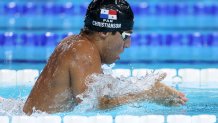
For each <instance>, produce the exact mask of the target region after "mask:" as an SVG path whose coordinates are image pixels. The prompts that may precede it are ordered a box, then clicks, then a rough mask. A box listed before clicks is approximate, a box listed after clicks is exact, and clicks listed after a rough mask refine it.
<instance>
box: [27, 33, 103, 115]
mask: <svg viewBox="0 0 218 123" xmlns="http://www.w3.org/2000/svg"><path fill="white" fill-rule="evenodd" d="M100 72H101V60H100V55H99V53H98V50H97V48H96V47H95V46H94V45H93V44H92V43H91V42H90V41H88V40H87V39H86V38H84V37H82V36H79V35H77V36H70V37H67V38H65V39H64V40H63V41H62V42H61V43H60V44H59V45H58V46H57V48H56V49H55V51H54V53H53V54H52V55H51V57H50V59H49V61H48V63H47V65H46V66H45V68H44V69H43V71H42V73H41V75H40V76H39V78H38V80H37V81H36V84H35V85H34V87H33V89H32V91H31V93H30V95H29V97H28V99H27V101H26V103H25V105H24V112H25V113H27V114H31V113H32V109H33V108H34V107H35V109H36V110H40V111H45V112H48V113H55V112H60V111H67V110H71V109H72V108H73V107H74V105H75V97H76V95H78V94H80V93H82V92H83V91H84V90H85V89H86V86H85V79H86V77H87V76H89V75H90V74H92V73H100Z"/></svg>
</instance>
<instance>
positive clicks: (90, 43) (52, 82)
mask: <svg viewBox="0 0 218 123" xmlns="http://www.w3.org/2000/svg"><path fill="white" fill-rule="evenodd" d="M133 20H134V15H133V12H132V9H131V7H130V5H129V4H128V3H127V2H126V1H125V0H93V1H92V2H91V3H90V4H89V6H88V9H87V12H86V17H85V21H84V22H85V25H84V28H83V29H82V30H81V32H80V34H79V35H73V36H69V37H67V38H65V39H63V41H62V42H61V43H60V44H59V45H58V46H57V47H56V49H55V51H54V52H53V54H52V55H51V57H50V58H49V60H48V63H47V65H46V66H45V68H44V69H43V71H42V73H41V74H40V76H39V78H38V79H37V81H36V83H35V85H34V87H33V89H32V91H31V93H30V95H29V97H28V99H27V101H26V103H25V105H24V108H23V111H24V112H25V113H26V114H28V115H31V114H32V112H33V111H34V110H40V111H43V112H47V113H57V112H63V111H69V110H72V109H73V108H74V106H75V105H77V104H78V103H80V102H81V99H79V98H76V96H77V95H78V94H81V93H83V92H84V91H85V90H86V85H85V80H86V78H87V77H88V76H90V75H91V74H103V73H102V69H101V65H102V64H111V63H114V62H115V61H116V60H118V59H120V54H121V53H122V52H123V51H124V49H125V48H128V47H130V36H131V33H132V30H133V23H134V22H133ZM72 23H73V22H72ZM165 76H166V75H165V74H162V75H161V76H160V77H159V79H157V80H156V83H155V84H154V85H153V87H152V88H151V89H150V90H145V91H143V92H141V93H137V94H127V95H123V96H120V97H116V98H111V97H109V96H108V95H105V96H103V97H101V98H99V101H100V102H99V108H101V109H105V108H112V107H115V106H118V105H121V104H124V103H130V102H133V101H138V100H140V101H142V100H148V101H152V102H156V103H159V104H164V105H183V104H185V102H186V101H187V98H186V97H185V95H184V94H182V93H181V92H178V91H177V90H175V89H173V88H171V87H168V86H166V85H165V84H163V83H161V82H160V81H161V80H162V79H163V78H164V77H165Z"/></svg>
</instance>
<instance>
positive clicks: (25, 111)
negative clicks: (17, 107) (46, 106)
mask: <svg viewBox="0 0 218 123" xmlns="http://www.w3.org/2000/svg"><path fill="white" fill-rule="evenodd" d="M23 112H24V113H25V114H26V115H28V116H30V115H31V114H32V113H33V110H32V109H31V110H30V109H29V108H26V107H24V108H23Z"/></svg>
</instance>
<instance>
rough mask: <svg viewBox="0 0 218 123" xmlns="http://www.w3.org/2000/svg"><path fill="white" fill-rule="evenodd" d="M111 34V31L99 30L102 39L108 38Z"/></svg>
mask: <svg viewBox="0 0 218 123" xmlns="http://www.w3.org/2000/svg"><path fill="white" fill-rule="evenodd" d="M109 35H110V33H109V32H99V36H100V38H102V39H106V38H107V37H108V36H109Z"/></svg>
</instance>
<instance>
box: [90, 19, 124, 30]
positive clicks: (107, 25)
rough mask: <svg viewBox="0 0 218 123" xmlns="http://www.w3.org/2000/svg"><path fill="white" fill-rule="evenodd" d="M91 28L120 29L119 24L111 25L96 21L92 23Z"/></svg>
mask: <svg viewBox="0 0 218 123" xmlns="http://www.w3.org/2000/svg"><path fill="white" fill-rule="evenodd" d="M92 25H93V26H97V27H106V28H117V29H118V28H121V26H122V25H121V24H113V23H104V22H98V21H92Z"/></svg>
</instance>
